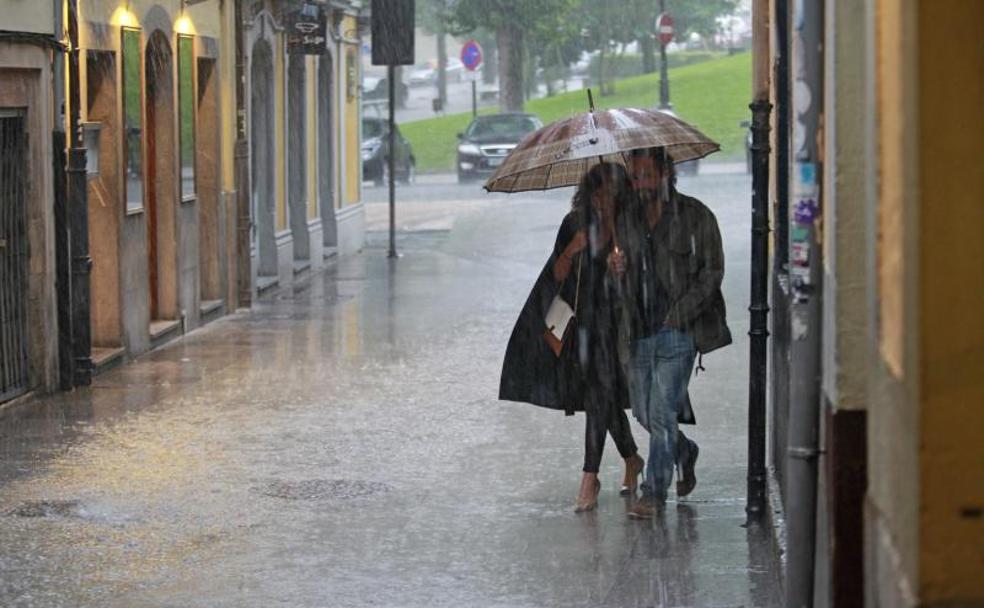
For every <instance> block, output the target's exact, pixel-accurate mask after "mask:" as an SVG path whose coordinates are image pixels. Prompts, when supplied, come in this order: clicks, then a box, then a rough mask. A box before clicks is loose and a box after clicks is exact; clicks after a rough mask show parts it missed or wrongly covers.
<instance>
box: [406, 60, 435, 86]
mask: <svg viewBox="0 0 984 608" xmlns="http://www.w3.org/2000/svg"><path fill="white" fill-rule="evenodd" d="M407 84H408V85H410V86H412V87H417V86H426V85H433V84H437V70H435V69H434V68H432V67H430V66H428V65H424V66H418V67H415V68H414V69H413V70H411V71H410V73H409V74H408V75H407Z"/></svg>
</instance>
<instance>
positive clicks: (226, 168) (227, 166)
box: [219, 2, 237, 192]
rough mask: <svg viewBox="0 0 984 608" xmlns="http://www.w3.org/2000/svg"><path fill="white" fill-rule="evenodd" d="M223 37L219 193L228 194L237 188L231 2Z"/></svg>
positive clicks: (225, 12)
mask: <svg viewBox="0 0 984 608" xmlns="http://www.w3.org/2000/svg"><path fill="white" fill-rule="evenodd" d="M221 19H222V35H221V36H220V37H219V48H220V49H221V50H220V53H221V55H222V56H221V57H219V66H220V68H219V69H220V70H222V72H221V74H220V75H219V77H220V79H221V81H220V103H221V107H220V109H219V111H220V119H221V120H222V133H221V135H220V142H221V146H222V189H223V190H225V191H226V192H231V191H232V190H233V189H234V188H235V187H236V179H235V149H236V128H237V124H236V120H237V117H236V38H235V31H236V30H235V28H236V11H235V5H234V3H232V2H225V3H223V4H222V15H221Z"/></svg>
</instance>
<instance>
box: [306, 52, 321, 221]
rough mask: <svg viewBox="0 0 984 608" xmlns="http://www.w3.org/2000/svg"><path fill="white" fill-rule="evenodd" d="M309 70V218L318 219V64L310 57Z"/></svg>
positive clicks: (315, 58)
mask: <svg viewBox="0 0 984 608" xmlns="http://www.w3.org/2000/svg"><path fill="white" fill-rule="evenodd" d="M305 69H306V70H307V78H306V79H305V81H306V82H307V103H306V104H305V107H306V108H307V125H308V126H307V129H306V130H305V131H306V134H307V167H308V168H307V203H308V209H307V216H308V219H309V220H310V219H314V218H316V217H318V64H317V57H316V56H314V55H310V56H308V57H307V61H306V62H305Z"/></svg>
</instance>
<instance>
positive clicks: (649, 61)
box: [639, 34, 656, 74]
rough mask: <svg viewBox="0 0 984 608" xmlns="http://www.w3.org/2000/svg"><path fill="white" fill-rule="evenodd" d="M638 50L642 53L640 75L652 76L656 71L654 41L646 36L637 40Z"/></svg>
mask: <svg viewBox="0 0 984 608" xmlns="http://www.w3.org/2000/svg"><path fill="white" fill-rule="evenodd" d="M639 49H640V50H641V51H642V73H643V74H652V73H654V72H655V71H656V40H654V39H653V37H652V35H650V34H646V35H644V36H642V38H639Z"/></svg>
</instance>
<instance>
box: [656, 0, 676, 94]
mask: <svg viewBox="0 0 984 608" xmlns="http://www.w3.org/2000/svg"><path fill="white" fill-rule="evenodd" d="M659 13H660V15H663V14H665V13H666V0H659ZM657 29H658V28H657ZM659 34H660V33H659V31H657V32H656V35H657V36H659ZM659 107H660V109H661V110H669V109H671V108H672V107H673V105H672V104H671V103H670V70H669V67H668V66H667V64H666V45H665V44H663V42H662V41H660V43H659Z"/></svg>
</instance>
